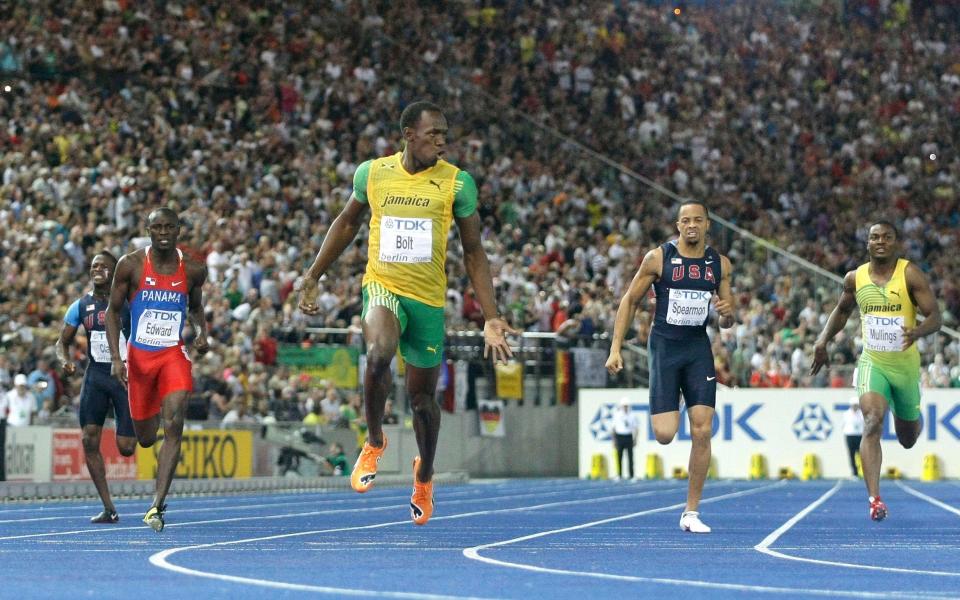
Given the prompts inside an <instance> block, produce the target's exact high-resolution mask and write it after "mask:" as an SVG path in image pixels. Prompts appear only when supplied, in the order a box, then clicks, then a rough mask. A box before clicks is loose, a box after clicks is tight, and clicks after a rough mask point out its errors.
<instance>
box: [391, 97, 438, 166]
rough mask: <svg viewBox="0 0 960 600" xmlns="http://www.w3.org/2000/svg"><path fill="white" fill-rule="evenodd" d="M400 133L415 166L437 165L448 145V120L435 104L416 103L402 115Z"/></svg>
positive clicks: (405, 150) (422, 101)
mask: <svg viewBox="0 0 960 600" xmlns="http://www.w3.org/2000/svg"><path fill="white" fill-rule="evenodd" d="M400 133H401V134H402V135H403V141H404V142H405V143H406V148H405V149H404V152H406V153H409V154H410V155H411V158H412V159H413V163H414V164H415V165H419V166H424V167H426V168H429V167H432V166H433V165H435V164H437V160H438V159H439V158H440V157H441V156H443V152H444V150H445V149H446V145H447V118H446V117H444V116H443V111H441V110H440V107H439V106H437V105H436V104H434V103H433V102H427V101H424V100H421V101H418V102H414V103H412V104H410V105H408V106H407V107H406V108H405V109H403V113H402V114H401V115H400Z"/></svg>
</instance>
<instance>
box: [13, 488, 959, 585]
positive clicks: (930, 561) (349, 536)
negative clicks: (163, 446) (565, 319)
mask: <svg viewBox="0 0 960 600" xmlns="http://www.w3.org/2000/svg"><path fill="white" fill-rule="evenodd" d="M175 487H176V482H175V483H174V488H175ZM685 493H686V488H685V484H684V483H683V482H673V481H663V482H652V483H620V484H616V483H607V482H586V481H577V480H511V481H504V482H497V483H471V484H468V485H459V486H449V487H438V488H437V490H436V500H437V510H436V512H435V516H434V518H433V519H432V520H431V521H430V523H429V524H428V525H426V526H425V527H417V526H414V525H413V524H412V523H411V522H410V520H409V514H408V513H409V510H408V508H407V502H408V499H409V490H407V489H374V490H372V491H370V492H368V493H367V494H364V495H362V496H360V495H356V494H353V493H343V492H336V493H315V494H295V495H289V494H287V495H280V494H277V495H261V496H231V497H217V498H211V497H206V498H183V499H178V498H173V499H171V500H170V502H169V511H168V513H167V528H166V529H165V530H164V531H163V532H162V533H161V534H155V533H154V532H153V531H152V530H150V529H149V528H147V527H146V526H145V525H143V524H141V523H140V517H141V516H142V512H143V510H144V509H145V508H146V502H144V501H138V502H131V501H124V502H120V503H118V509H119V511H120V514H121V522H120V524H118V525H108V526H96V527H95V526H92V525H90V524H89V523H87V519H88V518H89V517H90V516H91V515H92V514H94V513H96V512H98V511H99V509H100V507H99V506H98V505H94V504H89V503H88V504H80V503H57V504H49V505H46V506H40V505H35V506H27V505H11V506H7V507H2V508H0V573H2V575H0V581H2V585H0V590H2V597H4V598H39V597H43V598H49V597H58V598H79V597H92V598H125V599H129V598H143V597H146V598H199V597H228V596H229V597H231V598H262V597H303V596H315V595H325V596H327V597H380V598H384V597H386V598H440V597H456V598H465V597H483V598H524V599H532V598H576V599H577V600H583V599H585V598H619V597H623V598H639V597H656V598H690V597H694V596H702V597H710V598H743V597H773V596H779V597H784V598H794V597H796V598H805V597H816V596H831V597H877V598H878V597H902V598H924V597H935V598H945V597H946V598H958V597H960V484H958V483H956V482H941V483H937V484H922V483H916V482H906V483H903V484H900V483H896V482H890V481H885V482H883V495H884V499H885V500H886V502H887V504H888V506H889V507H890V517H889V518H888V519H887V520H886V521H884V522H882V523H873V522H871V521H870V520H869V518H868V517H867V503H866V498H865V496H866V493H865V492H864V489H863V485H862V483H861V482H853V481H847V482H835V481H818V482H808V483H801V482H745V481H718V482H713V481H711V482H708V484H707V490H706V494H705V497H704V503H703V505H702V506H701V512H702V515H703V519H704V521H705V522H707V523H708V524H710V525H711V526H712V527H713V529H714V531H713V533H712V534H710V535H694V534H689V533H683V532H681V531H680V529H679V528H678V527H677V521H678V519H679V515H680V510H681V507H682V503H683V501H684V498H685Z"/></svg>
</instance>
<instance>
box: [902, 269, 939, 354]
mask: <svg viewBox="0 0 960 600" xmlns="http://www.w3.org/2000/svg"><path fill="white" fill-rule="evenodd" d="M904 275H905V276H906V279H907V293H909V294H910V298H911V299H912V300H913V303H914V304H916V305H917V308H919V309H920V314H922V315H923V323H920V324H919V325H917V326H916V327H914V328H912V329H907V328H906V327H904V329H903V349H904V350H906V349H907V348H909V347H910V346H911V345H913V343H914V342H916V341H917V340H919V339H920V338H922V337H924V336H927V335H930V334H931V333H936V332H938V331H940V326H941V325H942V324H943V316H942V315H941V314H940V305H939V304H938V303H937V298H936V297H935V296H934V295H933V290H932V289H930V281H929V280H928V279H927V276H926V275H924V274H923V271H921V270H920V267H918V266H916V265H915V264H913V263H910V264H909V265H907V271H906V273H904Z"/></svg>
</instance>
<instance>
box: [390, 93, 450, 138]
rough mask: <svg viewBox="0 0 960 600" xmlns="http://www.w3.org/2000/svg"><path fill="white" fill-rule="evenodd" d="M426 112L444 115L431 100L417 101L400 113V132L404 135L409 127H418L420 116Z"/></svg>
mask: <svg viewBox="0 0 960 600" xmlns="http://www.w3.org/2000/svg"><path fill="white" fill-rule="evenodd" d="M425 112H436V113H440V114H441V115H442V114H443V110H441V109H440V107H439V106H437V105H436V104H434V103H433V102H430V101H429V100H417V101H416V102H412V103H410V104H408V105H407V107H406V108H405V109H403V112H402V113H400V132H401V133H402V132H403V130H404V129H406V128H407V127H416V125H417V123H419V122H420V115H422V114H423V113H425Z"/></svg>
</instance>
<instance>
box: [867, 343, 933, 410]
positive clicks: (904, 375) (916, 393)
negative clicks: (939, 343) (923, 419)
mask: <svg viewBox="0 0 960 600" xmlns="http://www.w3.org/2000/svg"><path fill="white" fill-rule="evenodd" d="M854 380H855V381H856V386H857V395H858V396H863V395H864V394H867V393H871V392H872V393H875V394H879V395H881V396H883V397H884V399H885V400H886V401H887V404H888V405H889V406H890V410H891V411H893V416H894V417H896V418H897V419H901V420H903V421H919V419H920V370H919V368H911V367H910V366H908V367H906V368H904V367H900V366H891V365H883V364H876V363H874V361H873V360H871V359H870V358H868V357H867V356H866V354H864V355H863V356H861V357H860V360H859V361H857V370H856V371H855V376H854Z"/></svg>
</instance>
